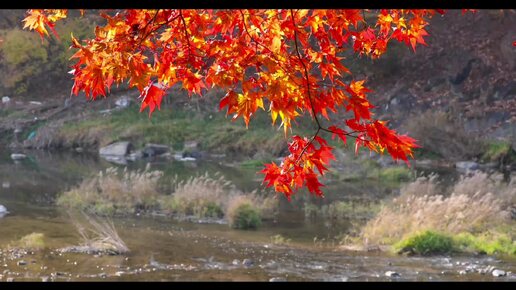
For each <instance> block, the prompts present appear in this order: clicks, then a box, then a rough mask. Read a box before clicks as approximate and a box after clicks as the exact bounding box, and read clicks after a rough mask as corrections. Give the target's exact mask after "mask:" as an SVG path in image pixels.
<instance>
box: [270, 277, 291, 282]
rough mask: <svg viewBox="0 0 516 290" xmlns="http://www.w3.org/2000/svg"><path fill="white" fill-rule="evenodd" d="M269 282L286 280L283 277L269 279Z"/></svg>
mask: <svg viewBox="0 0 516 290" xmlns="http://www.w3.org/2000/svg"><path fill="white" fill-rule="evenodd" d="M269 282H287V279H286V278H283V277H272V278H270V279H269Z"/></svg>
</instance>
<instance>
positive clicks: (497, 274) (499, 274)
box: [491, 269, 507, 277]
mask: <svg viewBox="0 0 516 290" xmlns="http://www.w3.org/2000/svg"><path fill="white" fill-rule="evenodd" d="M491 274H492V275H493V276H495V277H503V276H505V275H507V273H505V271H502V270H499V269H496V270H493V272H492V273H491Z"/></svg>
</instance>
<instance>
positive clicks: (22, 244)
mask: <svg viewBox="0 0 516 290" xmlns="http://www.w3.org/2000/svg"><path fill="white" fill-rule="evenodd" d="M9 246H10V247H11V248H13V247H15V248H23V249H29V250H41V249H43V248H45V235H44V234H42V233H32V234H29V235H26V236H24V237H22V238H21V239H20V240H19V241H17V242H15V243H14V244H12V245H9Z"/></svg>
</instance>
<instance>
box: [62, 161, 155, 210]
mask: <svg viewBox="0 0 516 290" xmlns="http://www.w3.org/2000/svg"><path fill="white" fill-rule="evenodd" d="M162 175H163V172H161V171H157V170H155V171H151V170H150V166H149V165H147V167H146V168H145V170H137V171H129V170H127V168H125V169H124V170H118V169H117V168H114V167H111V168H108V169H106V170H105V171H104V172H102V171H101V172H99V174H98V175H97V176H95V177H93V178H89V179H85V180H84V181H83V182H82V183H81V184H80V185H79V186H78V187H76V188H73V189H71V190H69V191H67V192H65V193H64V194H62V195H61V196H60V197H59V199H58V200H57V203H58V205H61V206H64V207H67V208H79V209H82V210H85V211H87V212H92V213H96V214H101V215H115V214H126V213H130V212H134V211H136V210H147V209H151V208H154V207H156V206H157V199H158V196H159V193H158V181H159V179H160V178H161V176H162Z"/></svg>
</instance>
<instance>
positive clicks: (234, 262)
mask: <svg viewBox="0 0 516 290" xmlns="http://www.w3.org/2000/svg"><path fill="white" fill-rule="evenodd" d="M231 264H233V265H235V266H236V265H238V264H240V261H239V260H238V259H234V260H233V262H231Z"/></svg>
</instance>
